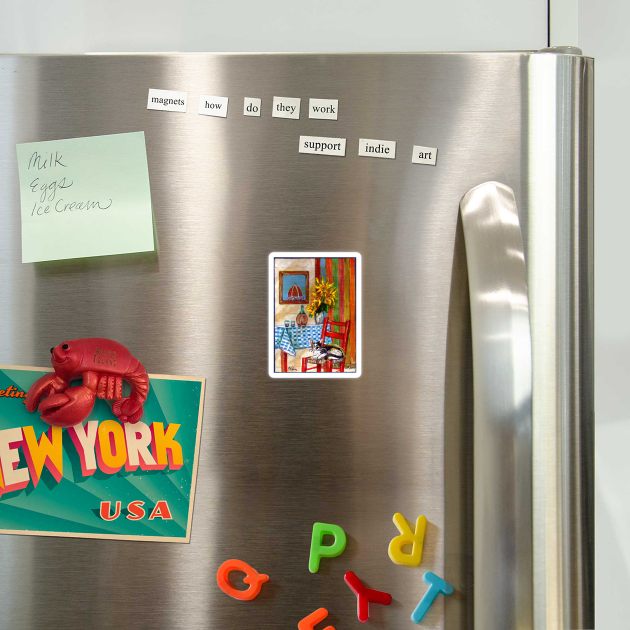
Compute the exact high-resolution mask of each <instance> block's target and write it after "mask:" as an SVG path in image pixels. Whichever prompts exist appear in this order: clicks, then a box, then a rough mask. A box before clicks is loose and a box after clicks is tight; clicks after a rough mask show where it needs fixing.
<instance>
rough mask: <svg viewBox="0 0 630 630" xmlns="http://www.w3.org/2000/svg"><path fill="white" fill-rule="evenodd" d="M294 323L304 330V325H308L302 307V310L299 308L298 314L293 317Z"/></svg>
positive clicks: (306, 316)
mask: <svg viewBox="0 0 630 630" xmlns="http://www.w3.org/2000/svg"><path fill="white" fill-rule="evenodd" d="M295 323H296V324H297V325H298V326H299V327H300V328H304V326H306V324H308V315H307V314H306V312H305V311H304V305H302V308H301V310H300V312H299V313H298V314H297V316H296V317H295Z"/></svg>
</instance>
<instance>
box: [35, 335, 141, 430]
mask: <svg viewBox="0 0 630 630" xmlns="http://www.w3.org/2000/svg"><path fill="white" fill-rule="evenodd" d="M50 354H51V359H50V361H51V363H52V366H53V369H54V372H53V373H52V374H46V375H45V376H42V377H41V378H39V379H37V381H35V383H33V385H32V386H31V388H30V389H29V390H28V394H27V396H26V408H27V409H28V411H35V409H36V408H37V409H38V410H39V412H40V413H41V418H42V420H43V421H44V422H47V423H48V424H51V425H53V426H56V427H71V426H74V425H75V424H79V423H80V422H83V421H84V420H85V419H86V418H87V417H88V416H89V415H90V411H92V408H93V407H94V401H95V399H96V397H98V398H104V399H105V400H113V401H114V404H113V405H112V411H113V412H114V415H116V416H117V417H118V419H119V420H120V421H121V422H131V423H132V424H135V423H136V422H138V420H140V418H142V405H143V404H144V402H145V400H146V399H147V394H148V393H149V376H148V374H147V373H146V371H145V369H144V366H143V365H142V363H140V361H138V359H136V358H135V357H134V356H133V355H132V354H131V352H129V350H127V348H125V346H123V345H122V344H120V343H117V342H116V341H112V340H111V339H101V338H98V337H93V338H90V339H73V340H72V341H65V342H64V343H60V344H59V345H58V346H56V347H54V348H51V349H50ZM76 378H83V385H78V386H76V387H70V381H71V380H73V379H76ZM123 379H125V380H126V381H127V382H128V383H129V384H130V385H131V395H130V396H129V397H127V398H123V394H122V382H123ZM42 399H43V400H42ZM40 401H41V402H40ZM38 405H39V406H38Z"/></svg>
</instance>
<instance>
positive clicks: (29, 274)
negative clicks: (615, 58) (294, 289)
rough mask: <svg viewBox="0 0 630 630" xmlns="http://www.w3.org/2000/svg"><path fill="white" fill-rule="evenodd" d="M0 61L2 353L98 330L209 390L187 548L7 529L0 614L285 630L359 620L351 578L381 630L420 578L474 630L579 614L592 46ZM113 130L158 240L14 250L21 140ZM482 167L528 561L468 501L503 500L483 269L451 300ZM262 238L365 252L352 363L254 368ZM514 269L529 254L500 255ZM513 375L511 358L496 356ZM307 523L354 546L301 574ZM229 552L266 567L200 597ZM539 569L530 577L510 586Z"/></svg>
mask: <svg viewBox="0 0 630 630" xmlns="http://www.w3.org/2000/svg"><path fill="white" fill-rule="evenodd" d="M0 61H1V63H0V221H1V225H2V227H1V229H0V290H1V291H2V296H3V299H2V300H0V363H3V364H13V365H34V366H38V365H46V363H47V361H48V360H49V359H48V357H49V354H48V349H49V348H50V347H51V346H52V345H55V344H56V343H59V341H60V340H62V339H67V338H78V337H109V338H113V339H116V340H118V341H120V342H121V343H123V344H124V345H126V346H127V347H129V348H130V349H131V350H132V352H133V354H134V355H135V356H137V357H138V358H139V359H140V360H141V361H142V363H143V364H144V366H145V367H146V368H147V371H148V372H149V373H154V374H155V373H158V374H160V373H162V374H179V375H191V376H205V377H206V379H207V382H206V398H205V410H204V421H203V434H202V440H201V454H200V461H199V468H198V480H197V489H196V500H195V509H194V517H193V523H192V538H191V542H190V544H167V543H151V542H130V541H109V540H81V539H61V538H43V537H31V536H6V535H5V536H0V554H1V557H2V559H3V560H2V562H1V563H0V601H1V602H2V606H3V615H2V619H3V623H4V624H6V626H7V627H10V628H15V629H21V628H28V629H31V628H44V627H45V628H72V629H74V628H76V629H79V628H86V627H91V628H99V629H100V628H112V627H124V628H145V627H151V628H156V629H157V628H165V629H166V628H168V629H169V630H172V629H175V628H182V629H183V628H186V629H188V628H204V629H208V628H211V629H213V630H226V629H234V630H240V629H241V628H246V627H256V628H259V629H261V630H263V629H268V628H278V627H287V628H288V627H296V626H297V624H298V622H299V621H300V620H301V619H303V618H304V617H306V616H307V615H308V614H310V613H312V612H313V611H315V610H316V609H318V608H320V607H322V606H324V607H325V608H327V609H328V610H329V611H330V615H329V617H328V619H327V620H326V622H327V623H329V624H330V625H332V626H334V627H336V628H338V629H341V628H343V627H349V626H350V625H351V624H356V623H358V621H357V620H356V615H357V612H356V606H357V603H356V597H355V596H354V595H353V593H352V591H351V590H350V589H349V588H348V587H347V586H346V585H345V584H344V580H343V576H344V573H345V572H346V571H353V572H354V573H356V575H357V576H358V577H359V578H360V579H361V580H363V581H364V582H365V583H366V584H367V585H368V586H369V587H371V588H375V589H379V590H384V591H387V592H388V593H391V594H392V595H393V598H394V601H393V602H392V604H391V605H389V606H378V605H373V606H372V607H371V609H370V623H371V624H372V626H373V627H375V628H402V627H405V626H407V625H409V626H411V623H412V622H411V621H410V615H411V612H412V611H413V609H414V608H415V606H416V605H417V604H418V602H419V601H420V599H421V598H422V596H423V594H424V593H425V591H426V588H427V587H426V584H425V583H424V582H423V580H422V575H423V573H424V572H425V571H432V572H433V573H435V574H436V575H438V576H440V577H443V578H444V579H446V580H447V581H448V582H450V583H451V584H452V585H453V586H454V589H455V592H454V594H453V595H452V596H450V597H449V598H444V597H442V596H439V597H438V598H437V599H436V600H435V602H434V603H433V605H432V606H431V607H430V609H429V612H428V614H427V616H426V617H425V619H424V620H423V622H422V623H423V627H427V628H473V627H475V618H477V619H478V620H479V622H480V623H481V619H482V617H480V616H479V615H481V614H482V612H483V611H476V610H475V607H476V606H477V607H478V606H484V607H485V614H487V617H483V619H484V623H485V622H486V621H487V620H489V619H491V618H493V619H494V624H495V625H494V626H491V625H487V626H485V627H484V630H488V628H499V627H500V628H502V630H504V629H505V628H509V627H516V625H517V624H518V623H520V620H523V619H527V618H528V615H530V616H531V615H533V616H534V619H535V622H536V624H537V626H538V627H540V628H542V627H545V626H544V624H545V623H546V622H549V620H552V621H553V620H559V623H558V624H557V625H554V624H553V623H552V624H551V625H549V626H548V627H588V626H589V624H590V623H591V622H590V619H591V618H592V600H591V594H592V587H591V576H592V542H591V539H590V535H591V534H592V504H591V498H592V494H591V488H590V487H589V486H588V484H587V483H585V481H584V480H587V481H588V479H589V474H590V473H589V469H588V466H589V462H590V459H589V458H590V449H591V447H590V442H589V431H590V422H591V420H592V415H591V414H592V383H591V372H590V365H591V360H592V346H591V334H592V333H591V320H590V314H591V313H592V304H591V301H590V299H591V295H592V293H591V291H592V278H591V260H592V249H591V233H592V232H591V222H590V216H591V215H590V213H591V210H592V203H591V184H590V181H591V179H592V178H591V173H590V171H589V169H590V166H589V165H590V163H591V157H592V123H591V121H592V109H591V107H592V97H591V94H592V71H593V66H592V60H590V59H588V58H585V57H581V56H576V55H568V54H561V55H558V54H553V53H543V54H536V53H524V52H508V53H470V54H408V55H407V54H403V55H202V54H188V55H126V56H125V55H85V56H3V57H2V58H1V60H0ZM150 88H162V89H171V90H181V91H188V93H189V106H188V112H187V113H186V114H182V113H170V112H160V111H152V110H147V109H146V103H147V94H148V90H149V89H150ZM202 94H205V95H217V96H226V97H228V98H229V110H228V111H229V113H228V116H227V118H215V117H209V116H200V115H198V114H197V103H198V100H199V98H200V96H201V95H202ZM274 96H286V97H295V98H301V99H302V115H301V117H300V119H299V120H288V119H279V118H273V117H272V116H271V103H272V100H273V97H274ZM245 97H252V98H260V99H262V115H261V116H260V117H253V116H243V115H242V107H243V99H244V98H245ZM309 98H331V99H338V101H339V115H338V120H336V121H332V120H316V119H310V118H308V115H307V113H306V112H307V109H308V108H307V104H308V99H309ZM131 131H144V132H145V136H146V144H147V154H148V161H149V175H150V180H151V192H152V203H153V210H154V221H155V230H156V236H157V241H158V246H157V248H156V252H155V253H151V254H136V255H122V256H111V257H102V258H91V259H77V260H67V261H59V262H42V263H36V264H22V263H21V262H20V261H21V245H20V214H19V207H20V199H19V187H18V176H17V167H16V153H15V145H16V143H21V142H30V141H39V140H50V139H58V138H72V137H81V136H91V135H101V134H114V133H122V132H131ZM299 136H325V137H335V138H345V139H346V140H347V144H346V156H345V157H343V158H342V157H328V156H320V155H303V154H299V153H298V141H299ZM359 138H377V139H382V140H388V141H396V143H397V145H396V146H397V151H396V159H394V160H392V159H383V160H382V159H374V158H366V157H360V156H359V155H358V139H359ZM413 145H422V146H427V147H437V148H438V157H437V163H436V164H435V166H432V165H423V164H413V163H412V160H411V152H412V146H413ZM489 181H496V182H501V184H503V185H505V186H507V187H509V188H510V189H511V190H512V191H513V193H514V198H515V200H516V207H517V208H518V216H519V224H520V229H521V231H522V239H523V249H524V253H525V268H526V270H527V281H528V292H529V306H530V318H531V323H532V328H531V343H532V357H533V362H532V371H531V374H532V383H533V386H532V389H533V398H532V410H533V420H532V423H533V453H534V455H533V471H534V473H533V479H534V483H533V487H534V491H533V495H530V496H533V505H534V507H533V529H534V538H533V553H532V554H530V556H529V559H528V560H527V561H525V560H523V562H526V565H523V564H522V563H521V554H520V552H517V551H516V550H515V549H514V548H513V544H514V541H513V539H512V538H511V537H510V527H509V526H508V525H507V523H504V525H505V527H503V529H502V530H500V531H499V532H497V540H496V547H495V548H494V549H490V548H488V546H487V544H486V543H485V542H484V543H483V544H481V541H482V537H480V536H481V534H482V532H480V531H478V530H479V528H480V527H483V526H484V522H483V521H482V522H481V524H479V518H480V516H482V515H483V512H484V510H487V511H488V513H489V518H492V519H496V518H497V516H496V515H493V514H490V510H491V509H493V506H498V505H505V497H494V498H491V497H490V495H486V498H487V500H488V504H487V505H486V504H481V503H479V502H478V498H479V497H478V493H479V492H484V493H493V492H494V491H495V490H494V489H493V487H490V486H485V485H482V486H480V485H479V482H480V480H479V479H478V478H475V474H476V473H477V476H478V472H477V471H478V470H479V468H478V467H479V464H480V462H479V461H478V459H479V457H480V455H479V451H478V449H477V446H478V441H477V438H476V437H475V432H476V431H477V429H478V428H480V427H479V426H478V425H479V422H478V421H477V419H476V418H474V413H473V400H474V396H473V380H475V379H476V378H477V376H476V375H474V374H473V340H472V330H471V323H470V316H471V311H470V304H469V295H471V296H472V299H473V302H472V303H473V313H474V312H475V300H476V299H478V296H479V292H478V290H477V288H475V287H480V286H486V283H487V282H489V281H490V280H491V279H490V278H485V279H484V278H479V283H478V284H477V285H474V284H473V289H474V290H473V292H472V293H470V294H469V290H468V271H467V267H466V255H467V253H466V248H465V247H464V239H463V230H462V225H461V219H460V218H459V217H460V211H459V207H460V201H461V200H462V197H463V196H464V195H465V194H466V193H467V192H468V191H469V190H471V189H473V188H474V187H476V186H478V185H479V184H482V183H483V182H489ZM510 208H511V209H510V212H511V213H512V214H511V216H514V213H515V211H514V210H513V207H512V206H510ZM489 218H490V219H492V217H489ZM480 236H483V238H484V239H485V238H486V237H488V236H490V235H485V236H484V235H481V234H480ZM466 238H467V244H468V242H469V241H468V234H467V235H466ZM490 238H492V237H491V236H490ZM481 242H482V241H479V243H481ZM483 242H490V241H483ZM279 251H281V252H292V251H295V252H301V251H311V252H359V253H360V254H361V258H362V268H363V277H362V280H363V307H362V324H363V326H362V331H363V332H362V341H363V344H362V347H363V360H362V374H361V376H360V377H359V378H349V379H345V380H338V379H334V378H332V379H330V378H329V379H321V380H311V381H310V382H309V380H308V379H273V378H270V377H269V374H268V371H267V366H268V347H267V341H268V335H269V332H270V325H271V322H270V321H269V316H268V308H267V305H268V281H267V280H268V278H267V259H268V256H269V254H270V253H271V252H279ZM479 255H480V257H481V260H483V252H480V254H479ZM515 255H516V254H515ZM468 257H469V260H470V253H469V254H468ZM519 260H520V259H519ZM513 262H514V264H515V265H520V270H521V272H522V260H520V262H519V261H518V260H516V258H515V259H514V261H513ZM505 271H506V272H507V271H508V270H507V269H506V270H505ZM471 276H472V274H471ZM521 281H522V278H521ZM521 285H522V282H521ZM519 291H521V292H522V288H521V289H519ZM518 321H519V322H520V323H521V324H522V323H523V322H524V321H525V316H524V314H523V313H522V312H520V316H519V320H518ZM473 325H476V324H473ZM516 350H518V352H516ZM522 350H523V348H515V352H514V354H513V355H512V356H510V357H507V355H506V360H508V359H509V361H512V362H513V361H515V360H516V361H519V360H520V359H519V357H520V356H521V354H520V352H521V351H522ZM474 365H475V369H476V367H477V359H476V358H475V359H474ZM496 370H497V373H499V372H500V370H501V368H500V367H497V368H496ZM510 371H514V373H515V374H521V375H524V374H525V373H526V372H527V370H526V366H525V365H524V364H521V365H517V366H514V365H513V364H512V365H508V364H506V366H505V374H508V373H510ZM519 378H520V377H519ZM477 386H478V383H477V381H476V380H475V392H477ZM519 387H520V389H518V392H520V393H518V396H517V398H518V397H519V396H524V389H523V387H524V384H523V383H521V382H520V381H519ZM501 395H502V396H503V395H506V392H502V394H501ZM478 398H479V396H477V400H475V405H478V404H480V401H479V399H478ZM519 400H520V398H519ZM523 400H525V398H523ZM490 402H491V401H490ZM517 420H518V423H517V424H514V421H515V419H514V418H512V419H511V420H509V422H508V423H506V432H505V434H504V437H505V439H506V452H508V451H509V452H511V453H514V452H515V451H513V450H511V449H514V448H517V447H516V443H515V442H514V440H517V439H519V440H520V439H521V438H524V440H525V441H527V439H528V437H527V431H528V429H527V426H526V423H525V421H524V420H522V417H521V416H518V418H517ZM497 428H498V427H496V426H495V427H494V428H492V427H486V428H485V429H484V430H491V431H494V430H495V429H497ZM521 429H523V431H524V432H525V433H524V434H523V435H521V434H520V433H519V432H520V431H521ZM554 431H555V432H554ZM519 436H520V437H519ZM489 439H491V440H492V442H491V444H492V450H491V451H490V454H489V457H491V458H492V459H493V461H492V462H488V463H489V464H491V465H492V466H493V467H494V470H496V471H497V473H496V474H501V475H504V474H508V475H513V473H514V470H515V469H514V461H512V460H511V459H510V458H509V457H501V452H500V449H499V448H498V445H499V442H497V441H496V440H499V441H500V439H501V436H497V435H496V434H492V435H490V436H489ZM549 440H552V441H549ZM521 455H522V453H521V454H519V457H520V456H521ZM582 465H584V466H583V467H582V468H581V467H580V466H582ZM525 468H526V466H525ZM525 468H523V471H524V472H523V475H522V476H519V477H517V478H516V479H515V483H517V484H518V488H517V487H516V486H515V492H516V494H515V495H514V497H513V498H514V499H515V503H514V505H513V506H512V508H513V512H512V513H513V518H514V519H515V520H516V522H515V524H514V527H515V533H516V534H517V536H518V540H519V541H523V540H524V538H523V536H522V535H521V534H522V532H523V531H525V530H527V527H528V523H532V517H531V511H530V508H529V504H528V502H527V501H526V500H524V502H523V504H521V503H520V501H519V500H517V498H518V499H520V497H521V496H523V495H522V494H521V493H522V492H525V493H526V490H527V488H528V487H529V484H531V477H530V476H529V475H528V474H527V471H526V470H525ZM548 479H550V480H551V481H550V483H551V486H549V485H548V483H547V480H548ZM537 493H538V494H537ZM5 499H6V498H5ZM5 499H3V498H2V497H0V510H2V508H3V501H4V500H5ZM484 501H485V499H484ZM397 512H400V513H402V514H403V515H404V516H405V517H406V518H407V520H408V521H411V522H415V519H416V518H417V517H418V516H419V515H424V516H426V518H427V519H428V525H427V529H426V535H425V541H424V552H423V558H422V564H421V566H420V567H419V568H409V567H401V566H397V565H394V564H393V563H392V562H391V561H390V559H389V558H388V554H387V548H388V544H389V541H390V540H391V539H392V538H393V537H394V536H396V534H397V533H398V532H397V530H396V528H395V526H394V524H393V523H392V517H393V515H394V514H395V513H397ZM315 522H323V523H334V524H337V525H339V526H341V527H343V529H344V530H345V531H346V533H347V535H348V543H347V548H346V551H345V552H344V554H343V555H342V556H340V557H339V558H336V559H334V560H328V561H326V560H324V561H323V562H322V567H321V568H320V571H319V572H318V573H316V574H311V573H309V571H308V555H309V547H310V539H311V531H312V526H313V523H315ZM554 536H556V537H557V536H561V537H562V543H561V544H560V541H559V539H556V538H554ZM519 549H522V547H519ZM484 554H488V555H484ZM230 558H238V559H241V560H245V561H247V562H248V563H249V564H251V566H253V567H255V568H256V569H257V570H258V571H260V572H261V573H265V574H267V575H269V577H270V581H269V582H268V583H267V584H265V585H264V587H263V589H262V592H261V594H260V595H259V596H258V597H257V598H256V599H255V600H254V601H252V602H238V601H235V600H233V599H231V598H229V597H227V596H226V595H225V594H224V593H223V592H222V591H221V590H220V589H219V588H218V586H217V582H216V572H217V569H218V567H219V566H220V565H221V563H222V562H223V561H224V560H227V559H230ZM484 558H486V559H489V561H490V562H491V564H490V565H484V564H480V563H482V562H483V561H484ZM510 558H513V559H514V562H512V561H511V560H510ZM497 563H498V566H496V565H497ZM531 566H533V567H534V568H533V571H534V579H533V583H532V581H531V580H528V578H525V581H526V582H528V581H529V584H522V582H521V581H520V579H521V577H518V581H517V576H523V575H527V572H528V571H529V570H530V569H529V568H528V567H531ZM478 567H484V571H483V572H482V573H481V574H479V571H478ZM484 572H485V573H489V574H490V575H484ZM486 578H487V579H489V580H492V582H491V583H492V584H498V585H502V586H503V588H504V591H503V592H505V589H506V588H507V585H514V584H518V589H519V593H518V594H517V597H518V598H519V601H520V602H522V603H519V604H518V605H517V604H516V603H514V602H507V603H506V602H505V601H499V602H497V601H494V600H493V598H492V593H491V591H490V590H489V589H488V588H487V587H488V584H490V583H488V584H484V585H482V586H481V587H479V586H478V581H479V580H484V579H486ZM484 586H485V587H486V588H484ZM477 589H478V590H479V591H480V593H481V597H482V599H481V600H478V599H476V595H475V593H477ZM532 592H533V607H532V605H531V604H529V603H527V602H528V601H531V600H532ZM477 595H479V593H478V594H477ZM500 597H501V596H500V595H497V599H499V598H500ZM517 610H518V613H517ZM493 611H500V614H499V615H493ZM506 619H507V620H509V622H508V624H507V625H497V624H501V622H502V621H505V620H506ZM488 623H489V621H488ZM477 625H479V624H477Z"/></svg>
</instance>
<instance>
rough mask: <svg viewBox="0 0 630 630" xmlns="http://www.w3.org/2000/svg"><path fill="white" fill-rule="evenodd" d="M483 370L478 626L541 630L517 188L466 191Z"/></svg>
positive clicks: (477, 405) (478, 377) (475, 331)
mask: <svg viewBox="0 0 630 630" xmlns="http://www.w3.org/2000/svg"><path fill="white" fill-rule="evenodd" d="M460 210H461V213H462V225H463V229H464V238H465V242H466V259H467V262H468V277H469V289H470V312H471V320H472V344H473V374H474V425H475V430H474V462H475V463H474V479H475V481H474V527H475V537H474V540H475V559H474V567H475V568H474V574H475V595H474V610H475V612H474V619H475V624H474V627H475V628H484V630H503V629H504V628H531V627H532V625H533V619H534V617H533V612H534V611H533V603H534V600H533V589H532V587H533V584H532V340H531V330H530V324H529V301H528V298H527V272H526V269H525V254H524V250H523V238H522V235H521V228H520V221H519V216H518V209H517V207H516V200H515V199H514V193H513V191H512V189H511V188H509V187H508V186H505V185H504V184H501V183H499V182H486V183H484V184H480V185H479V186H476V187H475V188H473V189H472V190H470V191H469V192H467V193H466V195H464V197H463V199H462V201H461V204H460Z"/></svg>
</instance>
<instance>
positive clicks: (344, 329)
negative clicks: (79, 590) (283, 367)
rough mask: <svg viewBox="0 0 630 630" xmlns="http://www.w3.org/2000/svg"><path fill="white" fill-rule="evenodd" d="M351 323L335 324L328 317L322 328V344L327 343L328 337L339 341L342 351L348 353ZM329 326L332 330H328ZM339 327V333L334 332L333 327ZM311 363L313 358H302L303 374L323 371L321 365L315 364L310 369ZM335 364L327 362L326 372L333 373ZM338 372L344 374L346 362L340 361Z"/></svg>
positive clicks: (325, 365)
mask: <svg viewBox="0 0 630 630" xmlns="http://www.w3.org/2000/svg"><path fill="white" fill-rule="evenodd" d="M351 323H352V322H351V321H350V320H348V321H347V322H333V321H332V320H331V319H328V317H327V318H326V319H325V320H324V325H323V326H322V340H321V343H322V344H324V343H326V337H329V338H330V339H339V344H338V345H340V346H341V349H342V350H343V353H344V355H345V354H346V352H347V351H348V339H349V338H350V325H351ZM328 326H330V327H331V328H330V330H328ZM333 326H337V327H338V328H339V332H333V330H332V327H333ZM309 361H311V357H302V372H308V371H309V370H317V371H318V372H321V371H322V365H321V363H317V364H314V365H313V367H308V364H309ZM333 365H334V364H333V362H332V361H331V360H328V361H326V363H325V364H324V372H332V371H333ZM336 367H337V371H338V372H343V371H344V369H345V367H346V360H345V359H344V360H343V361H340V362H339V363H338V364H337V366H336Z"/></svg>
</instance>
